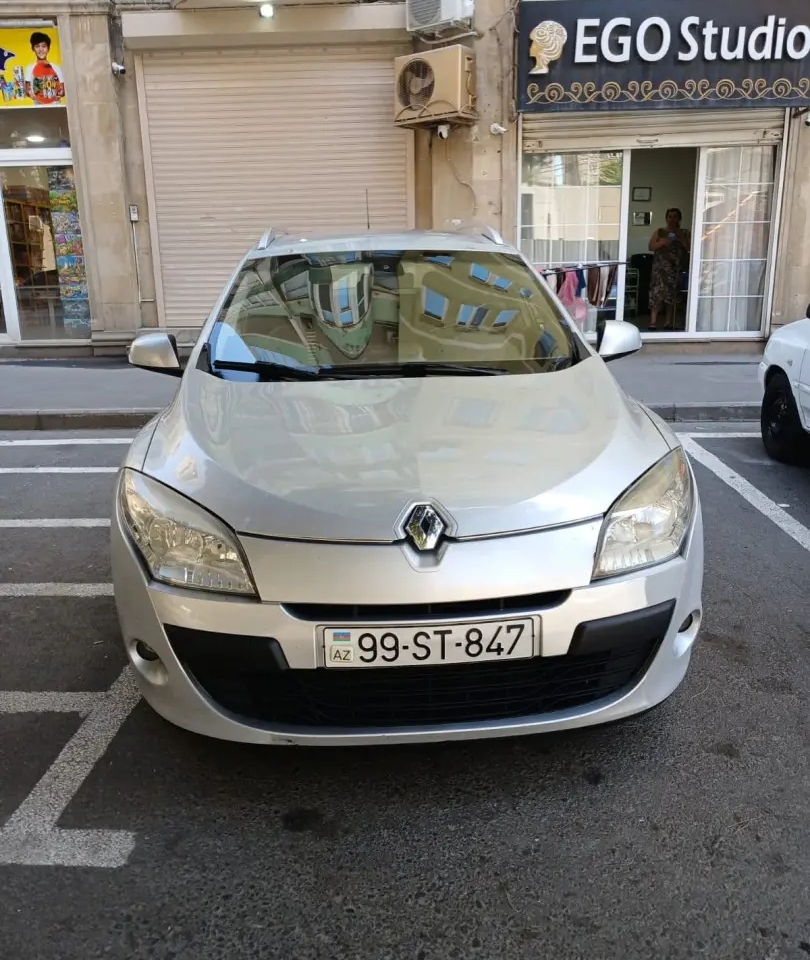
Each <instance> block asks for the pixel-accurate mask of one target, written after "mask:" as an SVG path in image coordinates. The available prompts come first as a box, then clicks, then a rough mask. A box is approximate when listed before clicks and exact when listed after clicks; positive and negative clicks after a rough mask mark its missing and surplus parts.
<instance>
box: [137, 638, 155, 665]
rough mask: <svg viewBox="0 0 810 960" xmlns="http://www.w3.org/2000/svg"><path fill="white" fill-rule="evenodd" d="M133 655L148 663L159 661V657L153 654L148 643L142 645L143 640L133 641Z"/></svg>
mask: <svg viewBox="0 0 810 960" xmlns="http://www.w3.org/2000/svg"><path fill="white" fill-rule="evenodd" d="M135 653H137V654H138V656H139V657H140V658H141V660H148V661H149V662H150V663H154V662H155V660H160V657H159V656H158V655H157V654H156V653H155V651H154V650H153V649H152V648H151V647H150V646H149V644H148V643H144V642H143V640H136V641H135Z"/></svg>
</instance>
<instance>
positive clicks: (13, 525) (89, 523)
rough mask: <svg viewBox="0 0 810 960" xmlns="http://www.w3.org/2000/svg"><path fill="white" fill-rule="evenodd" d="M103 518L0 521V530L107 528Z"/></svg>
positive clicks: (47, 518) (107, 525)
mask: <svg viewBox="0 0 810 960" xmlns="http://www.w3.org/2000/svg"><path fill="white" fill-rule="evenodd" d="M109 525H110V521H109V520H107V519H105V518H104V517H39V518H36V517H35V518H31V519H28V518H26V519H23V520H3V519H0V530H42V529H52V530H67V529H70V528H72V527H109Z"/></svg>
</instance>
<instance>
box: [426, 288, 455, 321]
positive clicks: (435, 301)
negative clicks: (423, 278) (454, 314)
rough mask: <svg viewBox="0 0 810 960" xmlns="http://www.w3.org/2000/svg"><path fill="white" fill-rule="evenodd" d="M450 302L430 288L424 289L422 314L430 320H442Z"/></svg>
mask: <svg viewBox="0 0 810 960" xmlns="http://www.w3.org/2000/svg"><path fill="white" fill-rule="evenodd" d="M449 304H450V301H449V300H448V299H447V297H443V296H442V295H441V294H440V293H437V292H436V291H435V290H431V289H430V287H425V294H424V308H423V310H424V313H425V316H428V317H430V318H431V319H432V320H444V318H445V315H446V313H447V307H448V306H449Z"/></svg>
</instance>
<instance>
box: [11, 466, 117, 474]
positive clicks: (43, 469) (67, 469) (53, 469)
mask: <svg viewBox="0 0 810 960" xmlns="http://www.w3.org/2000/svg"><path fill="white" fill-rule="evenodd" d="M11 473H118V467H0V474H11Z"/></svg>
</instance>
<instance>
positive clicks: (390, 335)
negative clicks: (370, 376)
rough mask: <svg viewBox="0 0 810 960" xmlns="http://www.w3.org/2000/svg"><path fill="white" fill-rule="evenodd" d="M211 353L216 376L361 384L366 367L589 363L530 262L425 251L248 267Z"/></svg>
mask: <svg viewBox="0 0 810 960" xmlns="http://www.w3.org/2000/svg"><path fill="white" fill-rule="evenodd" d="M209 353H210V357H211V361H212V365H213V366H214V367H216V363H217V362H224V363H237V364H242V363H244V364H247V363H251V362H257V361H258V362H260V363H279V364H285V365H289V366H299V367H301V366H305V367H308V368H320V369H324V368H329V367H333V368H334V367H341V368H343V367H345V366H346V365H351V366H352V367H356V368H357V375H358V376H362V375H363V370H362V367H363V365H364V364H365V365H368V366H369V367H370V366H371V365H372V364H373V365H374V370H375V373H376V374H378V375H379V372H380V366H381V365H383V367H384V365H388V364H390V365H391V366H392V368H394V367H400V366H401V365H403V364H427V365H429V364H431V363H435V364H441V363H444V364H447V363H453V364H464V365H470V366H486V367H492V368H497V369H498V371H499V372H502V373H537V372H545V371H551V370H559V369H562V368H564V367H566V366H571V365H572V364H574V363H576V362H577V361H578V360H580V359H583V358H584V357H585V356H587V355H588V353H587V351H586V349H585V348H584V346H583V343H582V341H581V340H580V339H579V337H578V336H577V334H576V333H575V332H574V331H573V330H572V329H571V327H570V326H569V324H568V323H567V322H566V320H565V319H564V318H563V316H562V315H561V313H560V312H559V309H558V308H557V306H556V305H555V304H554V302H553V300H552V299H551V296H550V295H549V292H548V290H547V288H546V287H545V285H544V284H543V282H542V281H541V280H540V279H539V278H538V277H537V276H536V275H535V274H534V273H533V272H532V271H531V270H530V269H529V268H528V267H527V266H526V264H525V263H524V262H523V261H522V260H521V259H520V258H518V257H515V256H514V255H512V256H509V255H507V254H500V253H489V252H457V251H453V252H451V253H446V252H437V253H432V252H430V251H424V250H416V251H414V250H407V251H371V252H350V253H347V252H335V253H329V252H319V253H318V254H317V255H313V254H307V255H298V256H285V257H273V256H267V257H263V258H260V259H253V260H249V261H248V262H247V263H246V264H245V266H244V268H243V269H242V271H241V272H240V274H239V275H238V277H237V278H236V280H235V282H234V284H233V287H232V289H231V291H230V293H229V295H228V298H227V300H226V302H225V304H224V306H223V308H222V310H221V312H220V315H219V317H218V319H217V323H216V324H215V326H214V329H213V332H212V335H211V340H210V343H209ZM344 372H348V371H344ZM369 373H371V370H370V369H369ZM221 375H228V374H221ZM231 376H232V377H233V376H235V375H231Z"/></svg>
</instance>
